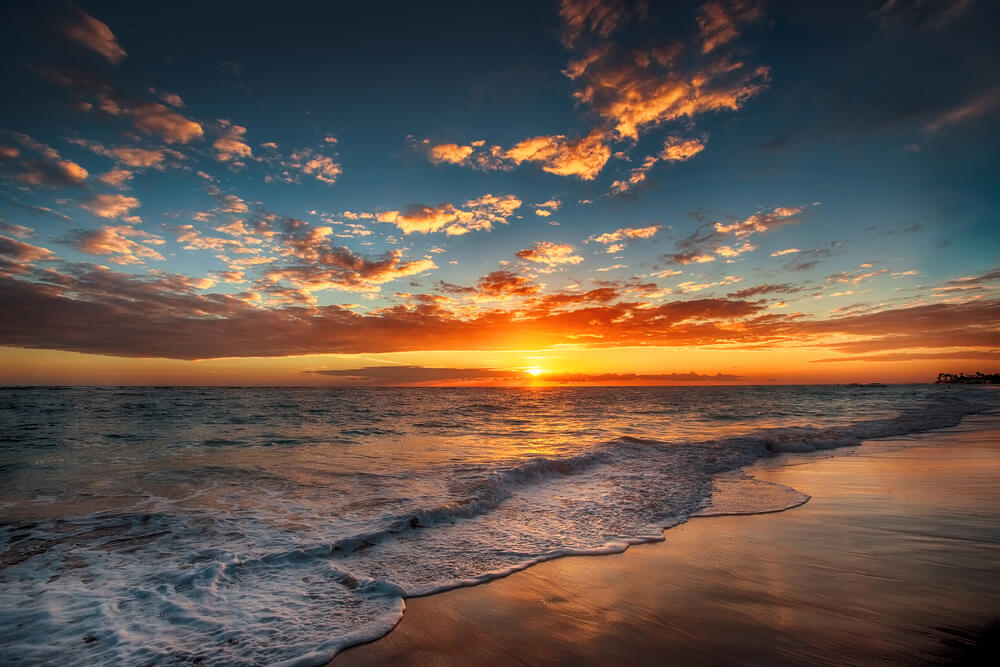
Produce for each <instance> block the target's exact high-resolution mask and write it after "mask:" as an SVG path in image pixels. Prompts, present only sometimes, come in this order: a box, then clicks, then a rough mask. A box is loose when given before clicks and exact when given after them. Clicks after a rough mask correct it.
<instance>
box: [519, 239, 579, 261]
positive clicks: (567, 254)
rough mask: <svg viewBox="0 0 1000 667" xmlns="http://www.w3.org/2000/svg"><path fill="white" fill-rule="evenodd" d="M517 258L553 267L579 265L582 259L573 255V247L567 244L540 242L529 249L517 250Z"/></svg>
mask: <svg viewBox="0 0 1000 667" xmlns="http://www.w3.org/2000/svg"><path fill="white" fill-rule="evenodd" d="M517 256H518V257H519V258H521V259H523V260H525V261H526V262H534V263H536V264H546V265H548V266H555V265H557V264H579V263H580V262H582V261H583V257H580V256H579V255H574V254H573V246H571V245H570V244H568V243H552V242H551V241H540V242H538V243H536V244H535V245H534V246H532V247H531V248H525V249H524V250H518V251H517Z"/></svg>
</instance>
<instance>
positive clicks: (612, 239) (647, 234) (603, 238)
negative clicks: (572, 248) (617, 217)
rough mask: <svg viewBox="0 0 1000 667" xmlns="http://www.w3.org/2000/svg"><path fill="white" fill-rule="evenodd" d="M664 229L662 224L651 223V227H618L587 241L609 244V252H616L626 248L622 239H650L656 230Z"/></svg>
mask: <svg viewBox="0 0 1000 667" xmlns="http://www.w3.org/2000/svg"><path fill="white" fill-rule="evenodd" d="M660 229H662V226H661V225H650V226H649V227H623V228H621V229H616V230H615V231H613V232H605V233H604V234H598V235H596V236H591V237H590V238H588V239H587V241H586V242H587V243H590V242H591V241H594V242H595V243H600V244H602V245H606V246H608V249H607V251H608V253H609V254H614V253H616V252H619V251H621V250H623V249H624V247H625V246H624V244H623V243H622V241H629V240H632V239H649V238H653V236H655V235H656V232H658V231H660Z"/></svg>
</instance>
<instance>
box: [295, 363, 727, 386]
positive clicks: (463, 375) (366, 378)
mask: <svg viewBox="0 0 1000 667" xmlns="http://www.w3.org/2000/svg"><path fill="white" fill-rule="evenodd" d="M302 373H303V374H309V375H322V376H325V377H330V378H333V379H335V382H336V384H337V385H342V386H414V385H416V386H419V385H435V384H475V383H490V384H495V383H496V381H498V380H499V381H501V383H505V384H510V383H514V384H525V383H528V382H531V381H532V380H534V378H532V377H531V376H529V375H527V374H526V373H525V372H524V371H522V370H502V369H496V368H435V367H427V366H365V367H363V368H345V369H337V370H328V369H318V370H306V371H302ZM742 379H743V378H742V377H741V376H738V375H728V374H724V373H717V374H715V375H701V374H699V373H693V372H692V373H544V374H543V375H541V376H540V377H539V378H538V379H537V380H534V381H536V382H537V381H538V380H542V381H544V382H545V383H546V384H600V385H635V384H646V385H650V384H676V383H687V382H736V381H740V380H742Z"/></svg>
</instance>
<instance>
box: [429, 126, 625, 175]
mask: <svg viewBox="0 0 1000 667" xmlns="http://www.w3.org/2000/svg"><path fill="white" fill-rule="evenodd" d="M610 157H611V149H610V148H609V147H608V146H607V144H606V142H605V134H604V132H602V131H600V130H594V131H592V132H590V134H588V135H587V136H586V137H583V138H581V139H569V138H567V137H566V136H565V135H562V134H557V135H551V136H550V135H543V136H537V137H531V138H530V139H525V140H524V141H520V142H518V143H517V144H515V145H514V146H512V147H510V148H508V149H504V148H503V147H501V146H489V147H486V146H485V142H482V141H475V142H473V143H472V145H468V146H461V145H458V144H440V145H437V146H430V147H429V149H428V158H429V159H430V161H431V162H433V163H434V164H442V163H447V164H455V165H460V166H463V167H470V168H473V169H479V170H482V171H495V170H506V169H512V168H513V167H515V166H517V165H520V164H523V163H525V162H530V163H537V164H539V165H540V166H541V168H542V170H543V171H547V172H549V173H550V174H557V175H559V176H577V177H579V178H581V179H583V180H585V181H589V180H593V179H594V178H595V177H596V176H597V174H598V173H599V172H600V171H601V169H602V168H603V167H604V165H605V164H606V163H607V161H608V159H609V158H610Z"/></svg>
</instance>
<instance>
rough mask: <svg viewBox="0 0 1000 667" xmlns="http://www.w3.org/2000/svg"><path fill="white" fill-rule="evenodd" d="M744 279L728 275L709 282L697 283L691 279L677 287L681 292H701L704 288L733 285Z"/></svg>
mask: <svg viewBox="0 0 1000 667" xmlns="http://www.w3.org/2000/svg"><path fill="white" fill-rule="evenodd" d="M741 280H742V278H740V277H739V276H726V277H725V278H723V279H722V280H717V281H715V282H707V283H697V282H694V281H693V280H689V281H686V282H683V283H678V285H677V289H678V290H680V291H681V292H685V293H687V292H701V291H702V290H707V289H710V288H712V287H723V286H725V285H732V284H734V283H738V282H740V281H741Z"/></svg>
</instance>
